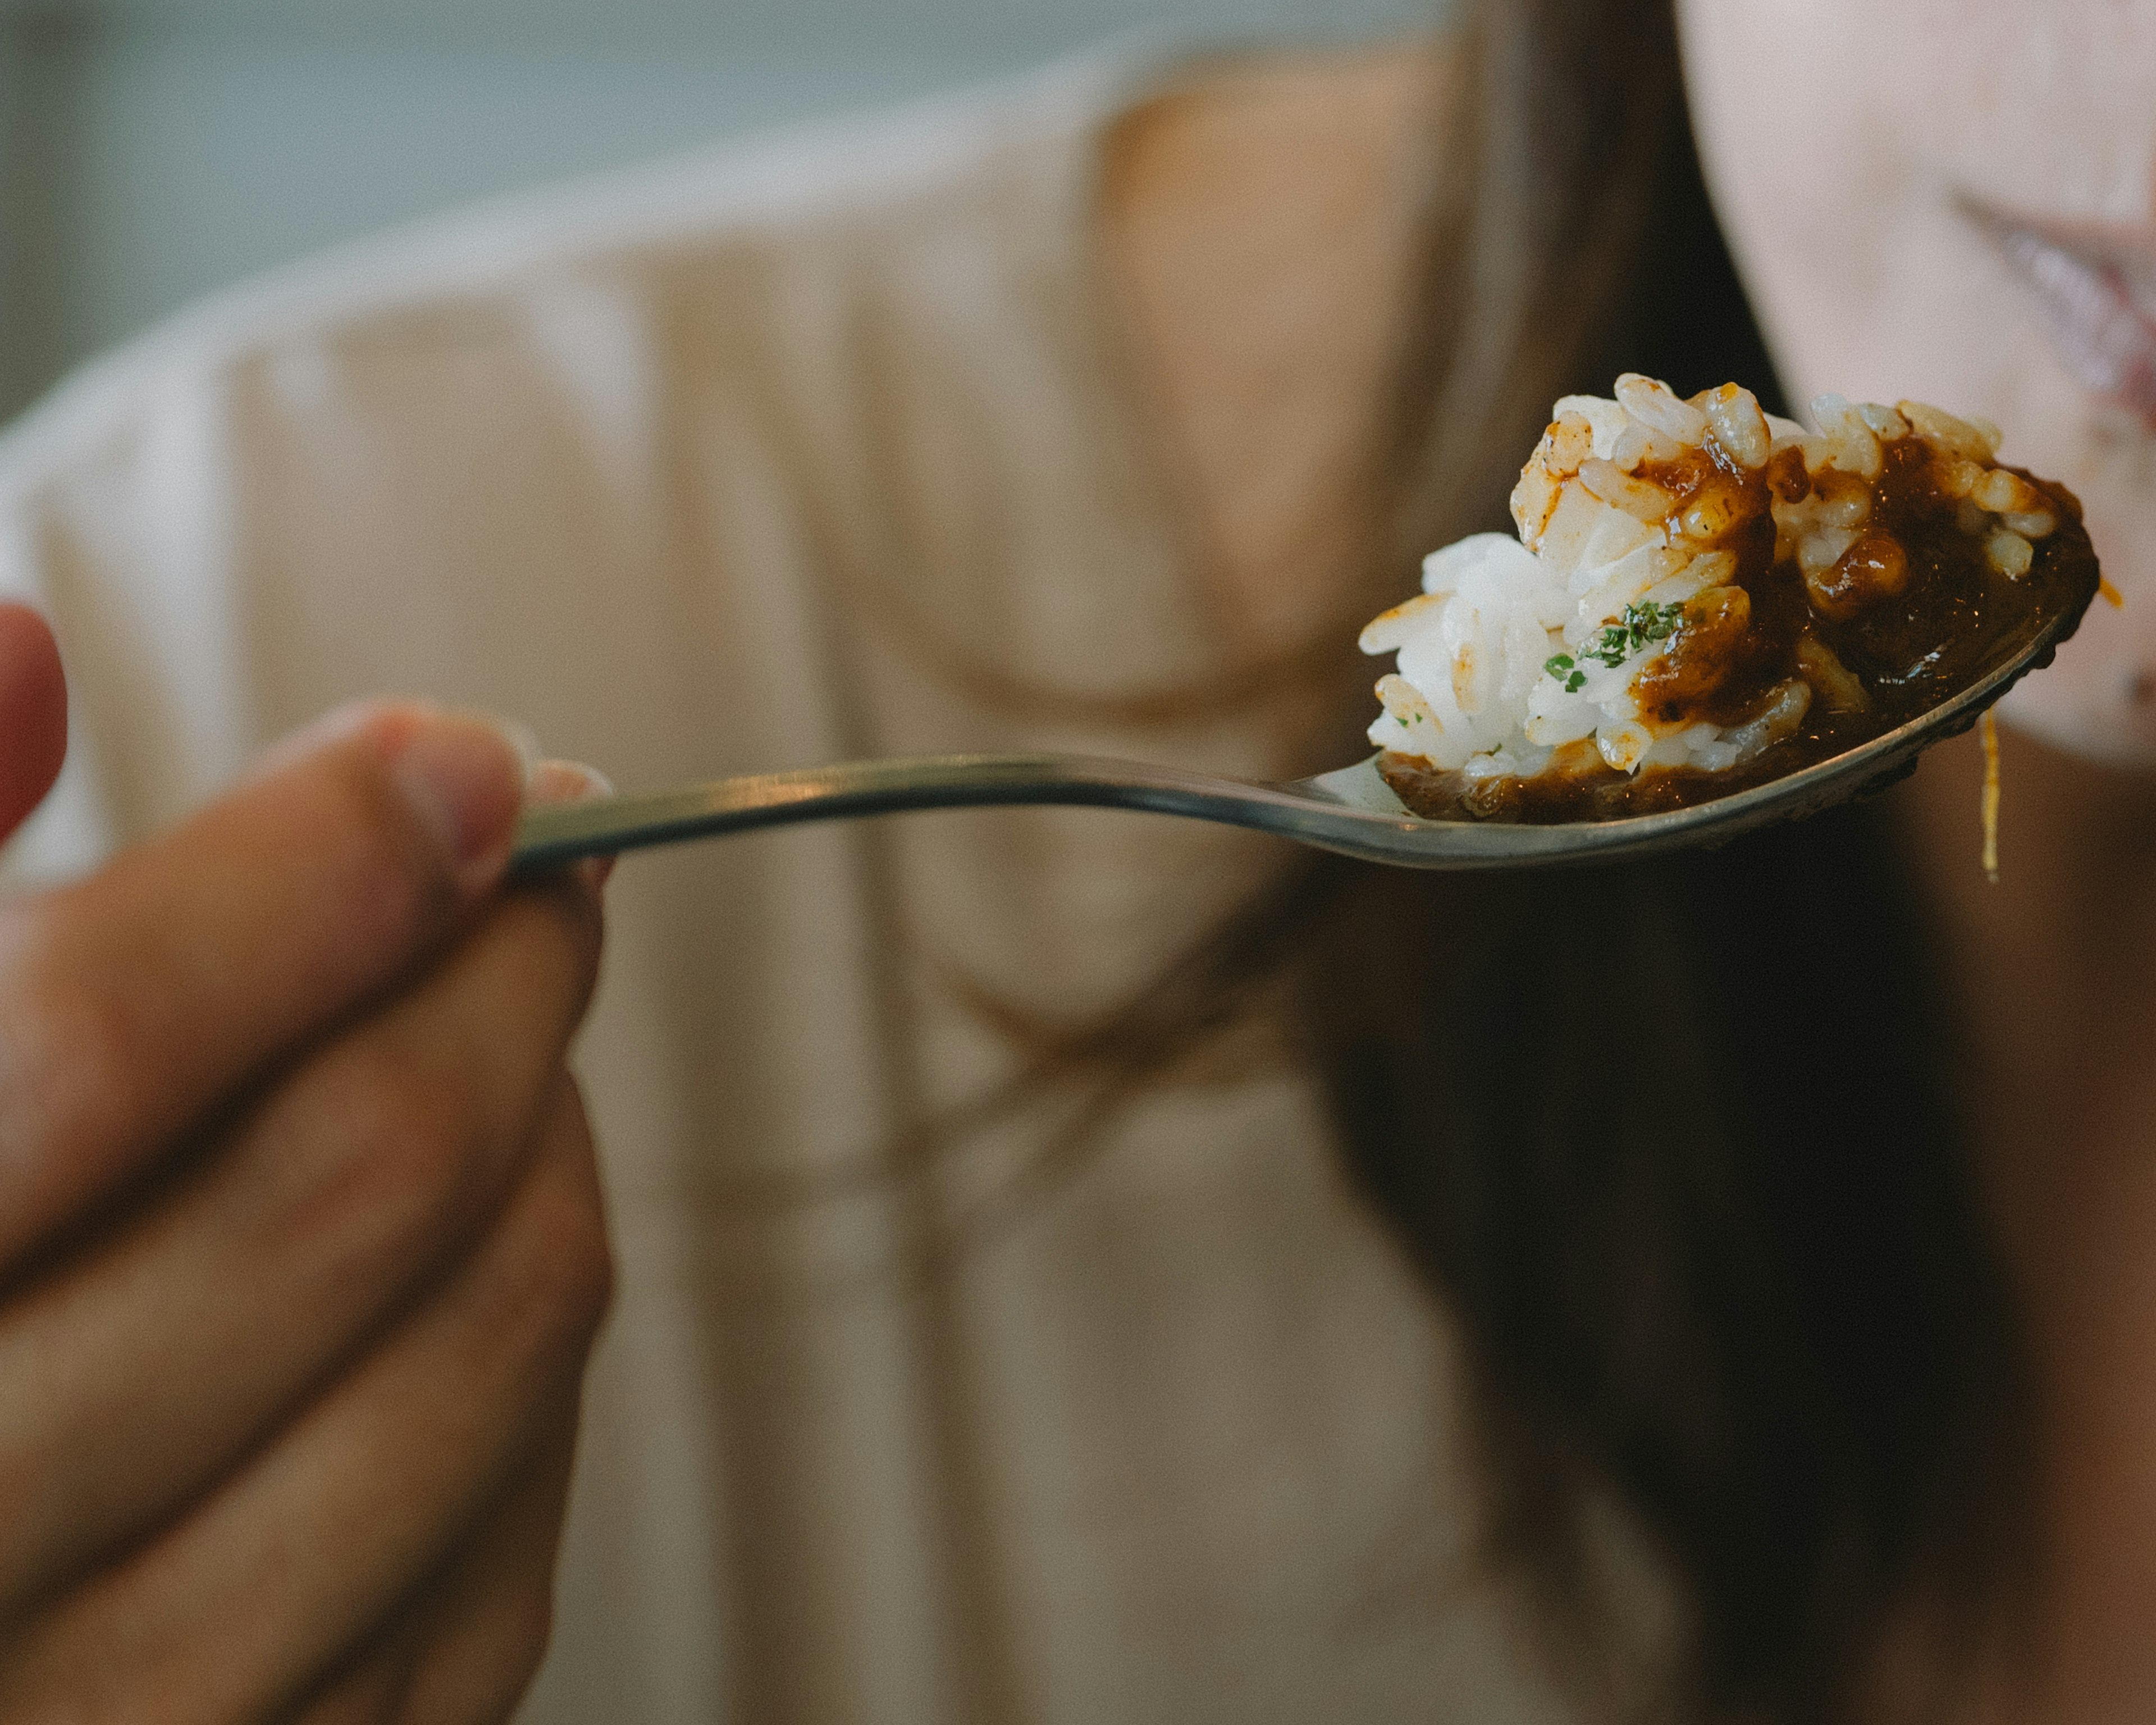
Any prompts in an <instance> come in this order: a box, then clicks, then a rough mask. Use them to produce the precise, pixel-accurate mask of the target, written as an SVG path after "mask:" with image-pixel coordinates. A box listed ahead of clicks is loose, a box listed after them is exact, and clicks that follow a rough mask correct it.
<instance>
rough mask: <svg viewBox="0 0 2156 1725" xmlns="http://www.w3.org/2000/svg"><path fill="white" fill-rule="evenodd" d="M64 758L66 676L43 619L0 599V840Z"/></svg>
mask: <svg viewBox="0 0 2156 1725" xmlns="http://www.w3.org/2000/svg"><path fill="white" fill-rule="evenodd" d="M66 755H67V675H66V673H65V672H64V671H63V670H61V669H60V649H59V645H58V644H56V643H55V642H54V639H53V632H52V630H51V629H49V627H48V626H47V625H46V623H45V619H44V618H42V617H40V616H39V615H38V614H37V613H36V612H35V611H33V610H32V609H31V608H29V607H28V605H24V604H18V603H14V602H13V601H8V600H0V839H5V838H6V837H7V836H8V834H10V833H12V832H13V831H14V830H15V829H16V828H17V827H18V826H20V825H21V824H23V819H24V817H26V816H27V815H28V814H29V813H30V811H31V810H32V809H35V808H36V807H37V806H38V803H42V802H43V801H44V798H45V793H46V792H47V791H49V790H50V789H51V788H53V781H54V779H55V778H59V771H60V762H61V761H62V760H63V759H64V758H65V757H66Z"/></svg>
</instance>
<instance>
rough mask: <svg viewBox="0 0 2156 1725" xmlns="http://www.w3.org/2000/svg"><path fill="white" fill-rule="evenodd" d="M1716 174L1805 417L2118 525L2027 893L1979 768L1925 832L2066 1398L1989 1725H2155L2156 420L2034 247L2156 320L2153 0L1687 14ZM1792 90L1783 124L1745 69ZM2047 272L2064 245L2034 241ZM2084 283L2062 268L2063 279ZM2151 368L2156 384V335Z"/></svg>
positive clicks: (1995, 1166)
mask: <svg viewBox="0 0 2156 1725" xmlns="http://www.w3.org/2000/svg"><path fill="white" fill-rule="evenodd" d="M1680 15H1681V23H1682V27H1683V31H1684V38H1685V47H1686V57H1687V69H1688V73H1689V74H1690V80H1691V86H1692V90H1693V106H1694V110H1695V115H1696V118H1697V126H1698V130H1699V132H1700V136H1701V139H1702V151H1703V154H1704V157H1705V159H1706V162H1707V167H1708V172H1709V178H1710V181H1711V182H1712V185H1713V187H1714V188H1715V190H1716V193H1717V201H1718V202H1719V203H1720V205H1721V208H1722V214H1723V221H1724V226H1725V228H1726V229H1727V231H1728V233H1729V234H1730V237H1731V240H1732V246H1733V248H1734V249H1735V251H1736V253H1737V254H1738V260H1739V264H1740V267H1741V268H1742V269H1743V272H1744V275H1745V278H1746V280H1747V283H1748V287H1749V289H1750V290H1751V292H1752V294H1753V300H1754V303H1755V305H1757V306H1758V308H1759V311H1760V312H1761V315H1762V317H1763V321H1764V322H1765V324H1766V326H1767V329H1768V335H1769V337H1770V339H1771V341H1773V344H1774V351H1775V355H1776V358H1777V360H1778V362H1779V364H1780V365H1781V366H1782V367H1783V369H1784V373H1785V375H1786V376H1787V377H1789V380H1790V381H1791V383H1792V385H1793V388H1794V390H1795V392H1796V393H1799V395H1807V394H1809V393H1811V392H1813V391H1814V390H1816V389H1822V388H1834V389H1837V390H1839V391H1840V392H1841V393H1845V394H1847V395H1850V396H1852V397H1856V398H1867V397H1868V398H1874V399H1892V398H1896V397H1897V396H1912V397H1915V398H1919V399H1923V400H1928V401H1933V402H1937V403H1940V404H1941V405H1943V406H1946V407H1948V408H1954V409H1958V410H1962V411H1967V412H1974V413H1983V414H1985V415H1987V416H1989V418H1993V419H1994V420H1995V421H1996V422H1997V423H1999V424H2001V425H2003V426H2005V427H2007V428H2008V436H2007V443H2006V446H2005V451H2004V454H2005V456H2006V458H2007V459H2010V460H2012V461H2015V462H2017V463H2019V464H2020V465H2025V466H2028V467H2030V468H2032V469H2034V470H2037V471H2040V472H2041V473H2044V474H2046V475H2050V476H2053V477H2056V478H2059V479H2062V480H2065V481H2066V483H2067V484H2068V485H2071V486H2072V487H2073V489H2074V490H2076V492H2077V493H2078V494H2079V495H2080V496H2081V498H2082V501H2083V503H2084V504H2085V505H2086V506H2087V511H2088V524H2089V529H2090V532H2091V535H2092V537H2093V539H2094V541H2095V542H2096V545H2097V551H2098V552H2099V554H2100V555H2101V556H2102V558H2103V561H2104V567H2105V571H2106V572H2107V575H2108V576H2109V578H2110V579H2111V580H2112V583H2114V584H2115V585H2116V586H2117V588H2119V589H2120V591H2121V592H2122V593H2123V595H2124V597H2125V599H2126V603H2125V605H2124V606H2123V608H2118V609H2113V608H2110V607H2108V606H2106V605H2102V604H2099V605H2097V607H2096V608H2094V609H2093V610H2092V612H2091V613H2090V614H2089V617H2088V619H2087V622H2086V623H2085V624H2083V625H2082V630H2081V632H2080V634H2079V635H2078V636H2077V637H2076V639H2074V640H2073V641H2072V642H2071V643H2070V644H2068V645H2067V647H2066V649H2064V650H2063V651H2062V652H2061V655H2060V656H2059V661H2058V664H2057V665H2056V667H2055V668H2054V669H2052V670H2050V671H2048V672H2046V673H2044V674H2042V675H2039V676H2036V677H2033V678H2031V679H2030V680H2028V681H2027V682H2025V684H2023V685H2021V687H2020V689H2018V690H2017V691H2015V694H2014V695H2013V696H2011V697H2010V699H2009V701H2008V702H2007V703H2006V704H2005V706H2003V707H2002V709H2001V712H2002V716H2004V717H2005V719H2006V720H2007V721H2009V725H2010V727H2011V729H2010V735H2009V737H2008V738H2007V748H2006V754H2005V773H2006V778H2005V797H2006V803H2005V821H2006V826H2005V834H2004V837H2003V841H2002V842H2003V848H2002V863H2003V866H2004V877H2003V880H2002V882H2001V884H2000V885H1999V886H1997V887H1993V886H1989V885H1988V884H1987V883H1986V882H1985V881H1984V878H1983V877H1982V875H1980V874H1979V872H1978V870H1976V869H1975V868H1974V867H1973V866H1972V865H1971V860H1972V856H1973V853H1974V843H1975V836H1974V823H1973V819H1972V811H1973V810H1974V808H1975V804H1976V791H1977V785H1978V783H1979V773H1980V766H1979V760H1978V757H1977V755H1976V752H1975V749H1974V744H1973V743H1970V742H1964V743H1963V744H1961V745H1959V746H1958V747H1952V748H1948V749H1943V750H1941V751H1939V752H1937V754H1935V756H1934V757H1933V758H1932V759H1931V760H1930V761H1928V763H1927V765H1926V768H1925V769H1924V771H1923V772H1922V773H1920V774H1919V775H1918V776H1917V779H1916V780H1915V781H1914V782H1913V783H1912V785H1911V786H1910V787H1909V788H1908V793H1907V795H1906V796H1904V797H1903V798H1902V802H1901V807H1900V814H1901V815H1902V820H1903V823H1904V829H1905V831H1906V833H1907V837H1908V839H1909V844H1910V850H1911V854H1912V856H1913V857H1914V859H1915V860H1916V861H1917V866H1918V868H1919V870H1920V871H1921V873H1922V875H1925V876H1926V877H1927V878H1928V884H1929V886H1930V887H1931V895H1930V897H1931V902H1932V904H1933V906H1934V907H1935V913H1936V914H1937V916H1938V918H1939V919H1940V923H1941V928H1940V932H1941V934H1942V935H1943V942H1942V950H1943V951H1944V952H1947V953H1948V954H1949V955H1950V957H1951V961H1952V963H1953V965H1954V967H1955V975H1956V978H1957V981H1958V986H1959V990H1960V993H1961V997H1962V998H1961V1002H1960V1005H1961V1008H1962V1014H1963V1020H1964V1023H1965V1024H1966V1025H1967V1026H1968V1029H1969V1034H1970V1036H1971V1039H1972V1053H1973V1055H1974V1059H1973V1060H1972V1061H1971V1062H1970V1064H1969V1069H1968V1070H1967V1072H1966V1073H1965V1075H1964V1082H1965V1084H1966V1085H1967V1086H1968V1090H1969V1101H1971V1103H1972V1105H1973V1106H1972V1107H1971V1115H1972V1117H1973V1118H1974V1120H1975V1121H1976V1122H1979V1150H1980V1151H1981V1153H1982V1154H1983V1158H1984V1172H1985V1176H1986V1178H1987V1181H1988V1183H1989V1189H1990V1196H1991V1199H1992V1204H1993V1209H1994V1216H1995V1219H1996V1223H1997V1226H1998V1229H1999V1235H2000V1238H2001V1239H2002V1240H2003V1242H2004V1244H2005V1250H2006V1252H2007V1255H2008V1258H2009V1261H2010V1266H2011V1268H2012V1269H2013V1271H2014V1272H2015V1276H2016V1280H2017V1281H2018V1284H2019V1288H2020V1293H2021V1296H2022V1298H2023V1302H2024V1307H2025V1314H2026V1319H2027V1322H2028V1324H2029V1333H2030V1343H2031V1346H2032V1349H2033V1352H2034V1355H2035V1368H2036V1370H2037V1373H2038V1377H2039V1384H2040V1389H2041V1391H2042V1394H2043V1403H2044V1407H2043V1413H2042V1418H2043V1420H2044V1425H2043V1429H2042V1430H2041V1432H2040V1455H2041V1462H2040V1466H2041V1469H2042V1476H2041V1481H2040V1491H2041V1493H2042V1497H2041V1500H2040V1512H2041V1516H2042V1526H2043V1528H2044V1532H2045V1537H2046V1541H2047V1545H2048V1549H2047V1552H2046V1556H2047V1558H2048V1563H2049V1567H2048V1568H2047V1569H2046V1573H2045V1574H2044V1577H2043V1580H2042V1583H2041V1586H2040V1596H2039V1599H2038V1600H2037V1601H2036V1604H2037V1606H2038V1610H2037V1613H2036V1615H2035V1625H2034V1627H2035V1630H2036V1631H2037V1632H2036V1634H2035V1636H2034V1637H2033V1640H2032V1653H2033V1657H2032V1659H2031V1661H2030V1663H2029V1664H2028V1665H2027V1666H2024V1667H2016V1668H2015V1669H2011V1670H2003V1671H1999V1672H1997V1673H1994V1674H1991V1675H1990V1676H1989V1678H1988V1679H1987V1681H1986V1683H1985V1685H1984V1686H1982V1687H1983V1688H1984V1693H1983V1694H1982V1695H1981V1696H1980V1697H1979V1698H1978V1699H1977V1700H1976V1701H1975V1702H1974V1703H1973V1706H1974V1711H1975V1712H1979V1713H1980V1714H1981V1713H1989V1714H1990V1715H1992V1716H1995V1717H2012V1718H2015V1719H2017V1720H2044V1719H2059V1720H2066V1719H2073V1720H2076V1721H2083V1722H2088V1721H2103V1720H2127V1719H2143V1718H2147V1717H2149V1716H2150V1715H2151V1713H2152V1712H2156V1637H2152V1636H2151V1635H2149V1633H2148V1629H2149V1625H2151V1624H2152V1623H2156V1371H2152V1370H2151V1369H2150V1362H2151V1360H2152V1359H2156V1351H2152V1344H2156V1253H2152V1252H2151V1251H2150V1250H2149V1246H2148V1242H2149V1241H2150V1240H2152V1239H2156V1158H2152V1156H2151V1152H2152V1151H2156V1127H2152V1126H2151V1125H2150V1122H2151V1121H2152V1120H2156V392H2152V391H2150V390H2149V389H2148V388H2147V387H2146V385H2145V379H2138V378H2137V377H2136V376H2135V368H2134V367H2133V366H2125V367H2122V366H2120V365H2117V364H2112V365H2110V366H2106V365H2104V364H2102V363H2096V362H2092V361H2093V359H2094V358H2095V357H2094V356H2092V354H2091V352H2089V346H2090V344H2089V342H2088V341H2087V331H2086V327H2085V326H2083V325H2082V323H2081V322H2080V321H2078V320H2076V318H2075V317H2073V316H2070V315H2069V316H2062V315H2061V312H2060V311H2059V309H2058V308H2057V307H2056V305H2055V304H2054V303H2053V302H2052V301H2051V300H2048V299H2047V297H2046V294H2045V293H2044V292H2043V291H2042V290H2041V289H2040V287H2039V286H2038V285H2036V284H2035V282H2034V281H2032V280H2031V279H2030V275H2029V274H2028V273H2027V270H2026V269H2025V268H2017V267H2016V264H2015V249H2016V244H2017V242H2018V244H2020V246H2021V247H2022V248H2023V249H2024V250H2025V251H2026V250H2027V249H2036V250H2037V252H2038V255H2040V256H2043V255H2047V254H2048V255H2049V256H2050V257H2051V259H2052V261H2053V262H2054V263H2055V264H2056V266H2057V267H2058V268H2060V269H2061V270H2066V271H2067V272H2069V273H2070V274H2072V273H2078V272H2082V271H2089V270H2097V271H2102V272H2105V273H2107V275H2108V276H2109V278H2110V280H2112V282H2113V283H2114V284H2116V285H2117V290H2118V292H2119V295H2120V297H2121V298H2122V299H2123V300H2125V301H2127V302H2128V304H2129V305H2132V306H2133V308H2134V311H2135V312H2136V314H2138V315H2140V316H2146V315H2148V314H2150V313H2156V4H2152V3H2150V0H2046V3H2044V4H2043V5H2041V6H2030V5H2026V4H2023V3H2020V0H1956V3H1953V4H1951V5H1948V4H1944V3H1922V0H1899V3H1894V4H1887V5H1883V6H1882V5H1879V4H1876V3H1864V0H1819V3H1814V4H1808V5H1807V6H1805V7H1804V8H1802V19H1801V28H1796V13H1795V10H1794V9H1793V8H1791V7H1790V6H1789V4H1787V3H1786V0H1688V3H1685V4H1683V5H1681V7H1680ZM1763 64H1772V65H1773V66H1774V68H1775V77H1776V80H1777V84H1778V87H1779V90H1780V92H1781V93H1782V96H1781V99H1780V100H1778V101H1777V104H1776V111H1777V113H1778V114H1785V115H1788V116H1792V118H1791V121H1790V122H1789V123H1788V124H1782V125H1776V126H1771V127H1770V126H1762V125H1760V124H1759V123H1758V120H1757V117H1756V110H1755V109H1754V108H1753V106H1752V101H1753V99H1752V97H1751V95H1749V94H1748V93H1749V92H1750V91H1752V90H1753V87H1754V85H1755V83H1756V80H1754V79H1753V78H1752V77H1751V76H1750V75H1749V74H1748V68H1749V67H1753V66H1758V65H1763ZM2032 242H2033V247H2032V245H2031V243H2032ZM2059 254H2064V255H2063V257H2061V256H2060V255H2059ZM2138 341H2139V342H2140V343H2141V344H2142V345H2141V346H2140V347H2138V348H2130V349H2129V351H2131V352H2134V353H2136V354H2143V353H2145V354H2147V355H2149V356H2156V325H2149V326H2147V327H2145V328H2144V329H2143V331H2141V332H2140V334H2139V336H2138Z"/></svg>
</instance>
